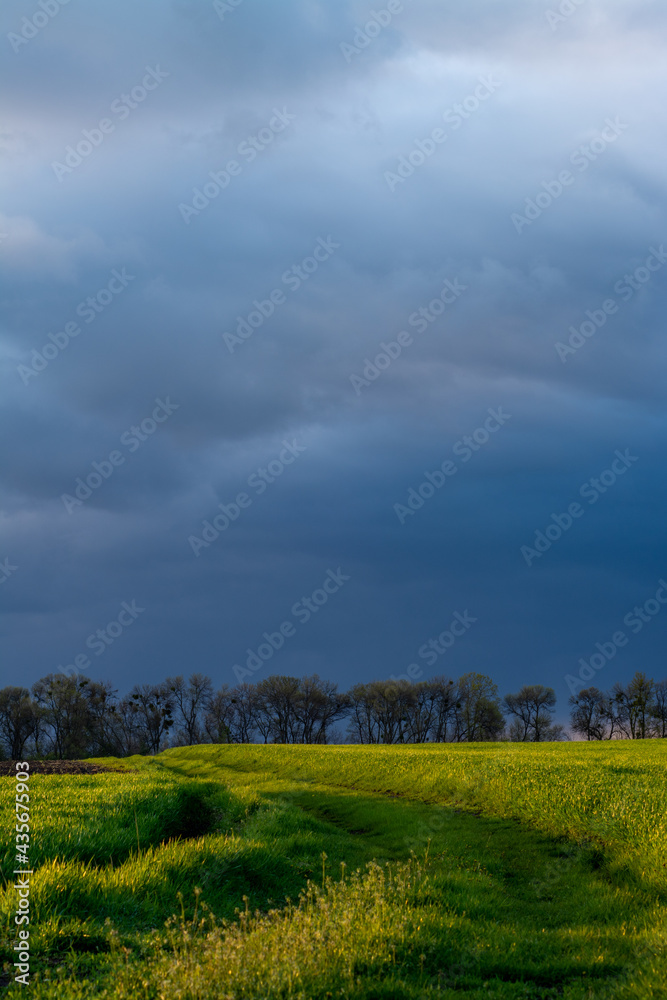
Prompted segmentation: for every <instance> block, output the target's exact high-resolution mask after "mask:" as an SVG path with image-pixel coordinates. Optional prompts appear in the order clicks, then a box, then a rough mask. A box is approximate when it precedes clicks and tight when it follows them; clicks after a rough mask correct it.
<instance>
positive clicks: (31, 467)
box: [0, 0, 667, 716]
mask: <svg viewBox="0 0 667 1000" xmlns="http://www.w3.org/2000/svg"><path fill="white" fill-rule="evenodd" d="M381 4H382V6H381ZM561 7H562V10H563V11H565V13H559V6H558V3H557V2H554V3H552V4H549V3H548V2H546V0H531V2H528V0H521V2H520V0H514V2H513V0H487V2H484V0H448V2H447V3H443V2H442V0H404V2H403V3H402V4H401V3H398V2H397V0H392V2H391V3H390V4H386V3H384V0H379V2H378V4H376V5H371V4H368V3H366V2H356V0H355V2H347V0H326V2H325V0H282V2H281V3H276V2H275V0H235V2H234V3H232V2H231V0H230V2H228V3H225V2H224V0H218V2H217V3H215V4H214V3H211V2H205V0H171V2H167V0H159V2H158V0H142V3H141V4H137V3H130V2H129V0H114V2H113V3H112V2H98V3H95V4H86V3H84V2H83V0H70V2H68V3H66V4H63V5H62V6H60V5H59V3H58V0H40V2H37V0H35V2H34V3H33V2H27V0H6V2H5V3H4V4H3V9H2V15H1V20H2V31H1V32H0V43H1V44H2V45H3V46H4V53H3V58H2V80H1V81H0V82H1V84H2V88H1V89H2V95H3V96H2V102H3V115H2V126H1V129H0V157H1V161H2V168H3V169H2V188H3V198H2V214H1V215H0V234H1V235H0V266H1V272H2V305H3V311H2V320H1V326H0V357H1V375H0V377H1V379H2V401H1V406H2V445H1V447H2V456H1V468H2V487H1V491H0V503H1V509H2V514H1V516H2V521H1V525H2V531H1V537H0V562H1V561H2V560H4V562H1V567H0V579H2V581H3V582H2V583H0V601H1V602H2V641H3V646H4V652H3V655H2V673H1V677H0V680H1V682H2V684H25V685H28V686H29V685H30V684H32V683H33V682H34V681H35V680H37V678H39V677H41V676H43V675H45V674H46V673H49V672H51V671H57V670H58V669H59V667H62V668H63V669H67V668H68V667H73V666H74V665H75V663H77V662H78V664H79V666H81V665H82V664H84V663H85V664H86V665H85V666H83V668H82V669H83V672H84V673H86V674H87V675H88V676H90V677H91V678H94V679H98V680H111V681H112V682H113V683H114V685H115V686H116V687H117V688H118V689H119V690H120V691H122V692H124V691H126V690H128V689H129V688H130V687H131V686H132V685H133V684H134V683H136V682H139V681H142V682H143V681H146V682H148V681H157V680H160V679H162V678H163V677H164V676H166V675H167V674H176V673H185V674H188V673H190V672H192V671H195V670H200V671H204V672H206V673H208V674H210V675H211V677H212V678H213V680H214V682H215V683H216V685H217V684H221V683H223V682H226V683H229V684H234V683H235V682H236V680H237V677H238V676H239V674H240V675H241V676H243V677H245V679H247V680H258V679H261V677H263V676H266V675H267V674H268V673H285V674H292V675H297V676H301V675H304V674H309V673H313V672H317V673H319V674H320V675H321V676H323V677H327V678H331V679H333V680H336V681H338V682H339V683H340V685H341V686H343V687H347V686H349V685H350V684H352V683H354V682H357V681H359V680H371V679H374V678H386V677H389V676H391V675H394V676H399V675H401V674H404V673H405V672H406V671H407V670H408V668H409V666H410V665H411V664H416V665H417V667H418V668H419V671H417V669H416V668H413V670H412V675H417V676H419V677H421V678H422V679H427V678H428V677H430V676H433V675H435V674H439V673H447V674H449V675H451V676H454V677H456V676H459V675H460V674H462V673H463V672H465V671H470V670H477V671H480V672H482V673H487V674H489V675H491V676H492V677H493V678H494V679H495V680H496V682H497V683H498V685H499V689H500V694H501V695H502V694H505V693H507V692H508V691H512V690H516V689H517V688H518V687H519V686H520V685H521V684H522V683H529V682H540V683H543V684H548V685H550V686H552V687H554V689H555V690H556V693H557V695H558V698H559V706H560V714H561V716H562V715H563V713H564V711H565V705H566V700H567V698H568V696H569V694H570V690H571V689H572V683H573V682H572V678H579V676H580V675H579V671H580V669H581V663H580V659H581V658H584V660H586V661H590V658H591V656H592V655H593V654H595V653H598V659H596V660H595V661H594V666H593V667H589V670H588V673H589V675H591V676H593V675H594V680H592V681H591V680H588V682H589V683H596V684H597V685H598V686H600V687H602V688H608V687H610V686H611V685H612V684H613V683H614V682H615V681H617V680H626V679H629V678H630V676H631V675H632V673H633V672H634V671H635V670H637V669H642V670H646V671H647V672H648V673H649V675H653V676H654V677H656V678H659V677H664V676H665V673H666V671H665V666H664V662H665V661H664V634H665V625H666V624H667V610H663V606H662V605H661V604H660V603H659V599H658V601H655V600H654V599H655V594H656V592H657V591H658V590H659V587H660V586H661V585H660V583H659V581H660V580H661V578H663V577H665V576H667V557H666V556H665V546H664V542H665V514H664V511H665V502H666V501H667V482H666V474H665V461H664V456H665V443H666V442H665V439H666V436H667V435H666V430H667V427H666V422H665V402H664V399H665V394H664V378H665V336H664V316H665V307H666V294H665V288H666V286H667V253H666V252H665V251H666V249H667V225H666V220H665V180H664V164H665V139H664V136H665V134H666V133H665V118H666V112H665V102H664V88H665V75H666V70H665V62H664V51H665V28H666V26H667V10H666V9H665V7H664V5H663V4H661V3H660V2H659V0H627V2H625V0H614V2H610V0H604V2H603V0H584V2H580V3H579V4H578V5H577V4H575V3H572V4H568V3H566V2H564V3H562V4H561ZM570 8H571V13H567V11H568V10H570ZM373 12H375V13H373ZM663 241H665V242H664V244H663ZM582 324H583V331H582ZM383 344H384V345H385V346H384V347H383V346H382V345H383ZM376 360H377V364H376ZM369 362H370V365H369ZM132 428H135V429H134V430H132ZM466 437H467V441H466ZM617 452H618V453H619V454H617ZM110 456H111V458H110ZM95 463H96V465H95ZM443 463H444V465H443ZM448 463H449V464H448ZM427 473H428V474H430V481H429V478H428V477H427V475H426V474H427ZM600 477H602V478H600ZM587 483H588V486H586V484H587ZM582 489H583V492H582ZM239 495H240V496H239ZM410 503H411V505H412V506H410ZM573 504H575V505H578V506H575V507H573V508H571V505H573ZM570 508H571V511H570V513H568V510H569V509H570ZM554 515H555V517H554ZM216 518H217V520H216ZM205 522H209V526H208V527H207V526H206V524H205ZM548 526H551V527H548ZM547 529H548V530H547ZM537 532H542V533H544V534H542V535H537V536H536V533H537ZM540 550H541V551H540ZM325 580H326V581H328V584H327V587H326V588H325V587H324V586H323V585H324V582H325ZM664 593H665V594H667V591H665V592H664ZM660 594H661V595H662V594H663V592H662V591H660ZM313 595H314V596H313ZM304 598H305V599H306V603H304V602H303V599H304ZM647 601H648V602H649V605H648V611H646V612H643V620H642V617H639V618H637V617H635V616H634V612H633V609H634V608H635V607H638V608H640V609H641V608H643V606H644V604H645V603H646V602H647ZM123 604H125V605H127V606H128V607H125V608H123V607H122V606H123ZM309 604H310V608H311V610H310V611H309V610H308V605H309ZM128 608H129V609H130V610H128ZM457 613H458V616H459V617H458V619H457V618H456V614H457ZM628 615H630V617H629V618H628V617H627V616H628ZM119 616H120V617H119ZM624 618H625V619H626V621H625V623H624ZM461 619H463V620H464V621H465V625H462V624H461ZM473 619H474V620H473ZM453 621H457V622H458V624H457V625H456V626H455V629H454V632H453V633H452V632H450V630H449V626H450V624H451V623H452V622H453ZM637 622H639V624H637ZM109 623H111V624H112V627H111V629H110V630H109V632H107V631H106V627H107V624H109ZM114 623H118V624H114ZM285 623H289V624H287V625H285ZM281 625H284V632H283V635H282V637H281V635H280V627H281ZM290 625H291V627H290ZM98 630H102V632H103V634H102V636H100V635H96V633H97V632H98ZM619 631H621V632H623V634H624V636H623V640H624V641H621V640H619V643H618V645H616V643H615V642H614V641H613V640H612V636H614V634H615V633H618V632H619ZM457 632H458V633H461V634H460V635H456V633H457ZM265 633H267V635H268V638H267V636H265V635H264V634H265ZM442 633H445V635H444V637H443V639H442V643H441V642H440V641H439V640H438V636H440V635H441V634H442ZM91 636H92V637H93V638H90V637H91ZM271 638H273V645H274V646H280V648H278V649H276V650H275V651H273V649H271V647H270V645H269V643H270V641H271ZM281 638H282V640H283V641H282V643H281V642H280V639H281ZM617 638H618V636H617ZM431 640H436V641H437V642H438V645H437V646H434V645H431V646H429V645H428V644H429V643H430V641H431ZM450 640H451V641H450ZM610 643H611V645H610ZM262 644H265V645H264V646H263V649H262V651H261V652H260V654H259V659H258V660H256V659H253V658H252V657H251V656H250V653H254V654H257V651H258V648H259V647H260V646H261V645H262ZM596 644H600V646H602V650H603V651H602V652H600V651H599V649H598V647H596ZM445 647H448V648H445ZM440 650H441V652H440ZM605 651H606V652H605ZM268 653H271V654H272V655H271V656H270V657H269V656H268ZM262 654H264V656H262ZM76 657H79V660H78V661H76V659H75V658H76ZM249 659H250V668H252V673H250V672H248V673H246V670H248V669H249V668H248V665H247V661H248V660H249ZM260 661H261V666H259V667H257V668H253V667H252V665H253V664H255V665H256V664H257V663H259V662H260ZM235 666H236V667H237V669H236V670H235V669H234V668H235ZM568 676H569V677H570V681H569V682H568ZM583 679H588V678H587V677H586V676H585V675H584V677H583ZM580 686H583V685H580Z"/></svg>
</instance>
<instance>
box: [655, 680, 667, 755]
mask: <svg viewBox="0 0 667 1000" xmlns="http://www.w3.org/2000/svg"><path fill="white" fill-rule="evenodd" d="M651 716H652V717H653V719H655V723H654V726H653V735H655V736H658V737H660V738H661V739H663V740H664V739H667V681H658V683H657V684H656V685H655V687H654V689H653V703H652V705H651Z"/></svg>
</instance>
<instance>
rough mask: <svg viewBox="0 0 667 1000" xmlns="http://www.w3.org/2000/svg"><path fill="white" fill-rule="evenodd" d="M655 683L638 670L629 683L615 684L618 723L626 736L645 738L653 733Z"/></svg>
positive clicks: (635, 738)
mask: <svg viewBox="0 0 667 1000" xmlns="http://www.w3.org/2000/svg"><path fill="white" fill-rule="evenodd" d="M653 689H654V683H653V681H652V680H649V679H648V678H647V676H646V674H644V673H642V672H641V671H637V673H635V675H634V677H633V678H632V680H631V681H630V683H629V684H627V685H625V686H623V685H622V684H615V685H614V688H613V692H612V698H613V704H614V706H615V710H616V712H615V714H616V720H617V725H618V727H619V729H620V731H621V732H622V733H623V735H624V736H626V737H629V738H630V739H632V740H644V739H646V738H647V736H650V735H651V727H652V721H653V720H652V717H651V704H652V702H653Z"/></svg>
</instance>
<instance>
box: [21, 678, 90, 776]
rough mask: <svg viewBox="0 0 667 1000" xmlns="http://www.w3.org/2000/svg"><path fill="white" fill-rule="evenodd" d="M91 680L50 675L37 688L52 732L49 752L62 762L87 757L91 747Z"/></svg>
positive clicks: (35, 685) (39, 700) (40, 704)
mask: <svg viewBox="0 0 667 1000" xmlns="http://www.w3.org/2000/svg"><path fill="white" fill-rule="evenodd" d="M89 684H90V681H89V679H88V678H87V677H81V678H79V679H77V678H76V677H66V676H65V675H64V674H47V676H46V677H43V678H42V679H41V680H39V681H37V683H36V684H34V685H33V689H32V693H33V697H34V699H35V701H36V702H37V705H38V706H39V707H40V709H41V710H42V717H43V719H44V722H45V723H46V726H47V731H48V751H49V753H50V754H52V755H53V756H54V757H57V758H58V759H61V760H62V759H72V758H77V757H85V756H87V755H88V754H89V750H90V744H91V735H92V734H91V729H92V719H91V713H90V705H89V702H88V698H87V696H86V688H87V687H88V685H89Z"/></svg>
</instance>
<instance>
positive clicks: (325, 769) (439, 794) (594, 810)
mask: <svg viewBox="0 0 667 1000" xmlns="http://www.w3.org/2000/svg"><path fill="white" fill-rule="evenodd" d="M161 760H162V761H163V762H164V764H165V765H166V766H168V767H169V768H170V769H173V770H178V771H182V772H183V773H188V774H197V775H200V776H202V777H212V776H216V775H218V776H219V775H220V774H221V773H223V772H221V771H220V768H221V767H222V768H225V769H227V768H229V769H233V770H241V771H263V772H270V773H271V774H274V775H276V776H278V777H283V778H289V779H293V780H294V779H296V780H301V781H309V782H313V781H315V782H320V783H323V784H329V785H336V786H339V787H345V788H354V789H357V790H359V791H376V792H381V793H385V794H390V795H401V796H406V797H408V798H411V799H416V800H419V801H421V802H434V803H443V804H449V805H453V806H456V807H459V808H467V809H476V810H479V809H481V810H482V811H483V812H484V813H486V814H488V815H493V816H501V817H508V818H510V817H511V818H514V819H518V820H520V821H521V822H522V823H528V824H530V825H532V826H534V827H536V828H537V829H539V830H543V831H544V832H546V833H549V834H553V835H556V836H566V837H569V838H571V839H575V840H576V839H581V838H586V839H587V840H590V841H592V842H594V843H597V844H599V846H600V847H601V848H603V849H604V850H605V852H606V855H607V859H608V862H609V864H610V865H611V866H613V867H616V868H625V869H626V870H627V871H629V872H632V873H634V874H636V875H637V876H638V877H640V878H641V879H642V880H643V881H647V882H651V883H652V884H653V885H654V886H656V887H657V888H658V889H661V890H663V891H667V856H666V852H667V740H633V741H630V740H618V741H613V742H609V741H608V742H601V743H598V742H595V743H592V742H591V743H583V742H580V743H543V744H539V743H495V744H494V743H477V744H456V745H452V744H430V745H428V744H427V745H425V746H406V747H401V746H388V747H366V746H363V747H360V746H330V747H327V746H323V747H311V746H308V747H299V746H276V745H268V746H252V747H247V746H209V747H193V748H190V747H186V748H179V749H174V750H168V751H166V753H165V754H163V755H162V757H161Z"/></svg>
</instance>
